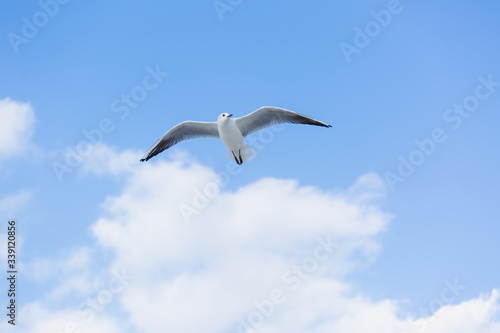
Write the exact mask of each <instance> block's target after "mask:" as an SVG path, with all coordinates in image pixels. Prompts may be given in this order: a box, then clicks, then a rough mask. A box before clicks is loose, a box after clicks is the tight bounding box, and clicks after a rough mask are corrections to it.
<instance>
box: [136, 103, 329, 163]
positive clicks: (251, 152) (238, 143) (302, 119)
mask: <svg viewBox="0 0 500 333" xmlns="http://www.w3.org/2000/svg"><path fill="white" fill-rule="evenodd" d="M232 117H233V115H232V114H229V113H222V114H221V115H220V116H219V118H218V119H217V122H200V121H184V122H182V123H180V124H178V125H176V126H174V127H172V128H171V129H170V130H169V131H168V132H167V133H165V134H164V135H163V136H162V137H161V139H160V140H158V141H156V143H155V144H154V145H153V146H152V147H151V148H149V150H148V151H147V153H146V154H145V155H144V157H143V158H142V159H141V162H144V161H147V160H149V159H150V158H152V157H153V156H156V155H158V154H159V153H161V152H162V151H164V150H166V149H168V148H170V147H172V146H173V145H175V144H177V143H179V142H181V141H183V140H189V139H196V138H218V139H221V140H222V142H223V143H224V144H225V145H226V147H227V148H228V152H227V153H228V158H229V159H233V158H234V160H235V161H236V163H238V164H242V163H243V162H245V161H249V160H250V159H252V158H253V157H254V156H255V155H256V154H257V151H255V149H253V148H252V147H250V146H248V145H247V144H246V143H245V140H244V138H245V137H246V136H247V135H249V134H252V133H254V132H257V131H259V130H261V129H263V128H266V127H269V126H272V125H276V124H282V123H292V124H307V125H315V126H323V127H332V126H331V125H328V124H325V123H323V122H321V121H319V120H316V119H313V118H311V117H308V116H304V115H302V114H299V113H296V112H292V111H289V110H285V109H281V108H277V107H271V106H265V107H261V108H259V109H258V110H256V111H254V112H252V113H250V114H247V115H246V116H244V117H241V118H232Z"/></svg>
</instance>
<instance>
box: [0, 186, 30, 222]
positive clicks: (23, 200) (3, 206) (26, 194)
mask: <svg viewBox="0 0 500 333" xmlns="http://www.w3.org/2000/svg"><path fill="white" fill-rule="evenodd" d="M32 197H33V193H32V192H31V191H28V190H21V191H18V192H17V193H15V194H9V195H7V196H4V197H2V198H0V211H1V212H2V213H4V214H5V215H7V216H10V217H11V218H15V215H16V214H17V213H18V212H19V211H20V209H22V208H24V207H25V206H26V205H27V204H28V202H29V201H30V200H31V198H32Z"/></svg>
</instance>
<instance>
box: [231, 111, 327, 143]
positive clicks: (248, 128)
mask: <svg viewBox="0 0 500 333" xmlns="http://www.w3.org/2000/svg"><path fill="white" fill-rule="evenodd" d="M234 120H235V121H236V126H238V128H239V130H240V131H241V134H243V136H247V135H249V134H252V133H254V132H257V131H259V130H261V129H263V128H266V127H269V126H272V125H276V124H282V123H291V124H307V125H316V126H323V127H332V126H331V125H328V124H325V123H324V122H321V121H319V120H316V119H314V118H311V117H308V116H304V115H302V114H300V113H296V112H293V111H289V110H285V109H282V108H276V107H272V106H264V107H261V108H259V109H258V110H256V111H254V112H252V113H250V114H247V115H246V116H244V117H241V118H235V119H234Z"/></svg>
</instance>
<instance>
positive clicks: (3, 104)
mask: <svg viewBox="0 0 500 333" xmlns="http://www.w3.org/2000/svg"><path fill="white" fill-rule="evenodd" d="M0 119H1V121H0V160H2V159H5V158H6V157H9V156H13V155H20V154H22V153H23V152H24V151H25V150H26V149H27V148H28V146H29V142H30V139H31V136H32V135H33V132H34V124H35V114H34V112H33V108H32V107H31V105H30V104H29V103H21V102H16V101H13V100H11V99H10V98H8V97H7V98H4V99H2V100H0Z"/></svg>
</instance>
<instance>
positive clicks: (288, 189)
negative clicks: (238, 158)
mask: <svg viewBox="0 0 500 333" xmlns="http://www.w3.org/2000/svg"><path fill="white" fill-rule="evenodd" d="M102 149H103V151H102V152H103V153H102V154H97V155H95V156H94V157H93V160H92V158H91V157H89V160H90V161H91V162H88V164H86V165H84V166H83V168H84V170H85V171H87V172H92V173H96V174H99V175H117V174H121V175H123V176H124V179H123V183H124V187H123V190H122V192H121V193H120V194H119V195H117V196H110V197H108V198H107V199H106V201H105V202H104V203H103V204H102V207H101V209H102V212H101V216H100V217H99V219H98V220H97V221H96V223H94V224H93V225H92V227H91V229H92V231H93V233H94V235H95V237H96V240H97V243H98V244H99V245H100V246H101V247H102V248H101V249H100V250H99V251H103V252H111V253H113V255H114V258H115V259H114V260H113V262H112V265H111V268H110V270H112V269H117V268H121V267H124V268H125V270H126V271H127V272H130V273H131V274H132V275H133V276H134V277H135V278H134V280H133V281H131V282H130V283H129V284H127V287H126V288H125V289H124V290H123V291H122V292H120V294H119V296H118V297H116V304H117V305H119V308H120V309H121V310H120V311H118V312H115V311H113V310H112V306H111V307H108V308H106V309H104V310H103V311H102V312H100V313H98V314H97V315H96V318H98V319H99V321H98V320H96V321H95V322H94V323H93V324H95V325H97V323H101V322H102V325H103V326H102V327H104V326H105V325H111V324H110V323H114V322H120V323H121V322H127V325H129V326H127V327H128V329H127V331H130V332H152V333H154V332H165V331H169V332H170V331H172V332H177V331H182V332H243V331H244V328H245V327H246V328H250V326H251V325H252V323H253V324H255V325H254V326H256V327H255V330H254V331H255V332H279V331H284V332H301V333H302V332H314V333H323V332H336V331H338V332H353V333H356V332H367V331H369V332H384V333H385V332H394V333H403V332H429V333H434V332H446V333H450V332H451V333H454V332H457V333H458V332H460V333H462V332H475V333H490V332H497V331H498V328H499V325H500V323H499V320H498V316H499V314H500V309H499V293H498V291H496V290H495V291H493V292H492V293H491V294H485V295H481V296H480V297H478V298H476V299H472V300H468V301H462V302H461V303H459V304H457V305H446V303H444V304H445V305H444V306H443V307H441V309H439V310H438V311H437V312H436V313H434V314H433V315H431V316H430V317H428V318H411V317H405V316H404V315H403V316H401V311H402V308H403V307H402V306H400V302H399V301H398V300H390V299H386V300H381V301H373V300H371V299H370V297H368V296H367V295H364V294H363V293H362V292H355V291H354V290H358V289H359V286H352V285H350V284H349V282H348V280H347V277H348V275H346V274H347V273H349V272H350V271H352V270H353V269H356V268H358V269H359V268H360V267H362V266H363V265H365V264H367V263H370V262H372V261H373V260H374V259H375V258H376V256H377V254H378V253H379V251H380V248H381V244H379V242H378V239H379V237H378V236H379V235H380V234H381V233H383V232H384V230H385V229H386V228H387V226H388V224H389V222H390V219H391V216H390V215H389V214H387V213H385V212H384V211H382V210H381V209H380V207H379V206H378V204H377V202H378V201H379V200H381V199H382V198H383V194H384V193H385V190H384V188H383V186H384V185H383V181H382V180H381V179H380V178H379V177H378V176H377V175H376V174H373V173H371V174H367V175H364V176H362V177H360V178H359V179H358V180H357V181H356V182H355V183H354V185H353V186H351V187H350V188H349V189H347V190H338V189H337V190H332V191H325V190H322V189H319V188H316V187H311V186H303V185H300V184H299V183H298V182H297V181H296V180H283V179H276V178H265V179H260V180H257V181H255V182H254V183H251V184H249V185H246V186H242V187H240V188H239V189H238V190H237V191H228V190H224V189H220V193H219V194H218V195H208V196H207V193H206V191H205V189H206V188H207V187H206V185H207V184H209V183H213V182H214V179H216V173H215V172H214V171H213V170H211V169H209V168H207V167H205V166H202V165H199V164H197V163H194V162H192V161H191V160H190V159H189V158H185V157H182V158H176V159H174V160H173V161H170V162H165V161H163V160H162V159H160V160H158V161H155V162H154V163H143V164H141V163H137V161H136V160H137V158H136V157H137V156H136V154H135V153H131V152H124V153H120V152H118V151H116V150H113V149H109V148H107V147H105V146H104V147H102ZM230 181H231V182H238V177H237V176H236V177H232V178H231V179H230ZM185 206H191V207H194V208H195V210H196V214H193V215H192V216H191V217H192V218H191V223H186V219H185V218H184V217H183V215H182V213H181V211H180V208H181V207H185ZM330 242H331V243H333V244H334V246H333V247H331V248H330V246H329V245H328V244H329V243H330ZM354 287H355V288H354ZM66 292H67V293H68V294H69V293H70V292H69V291H66ZM438 297H439V295H438ZM80 301H81V299H79V300H78V301H76V302H75V303H79V302H80ZM77 305H78V304H76V305H75V306H77ZM62 316H63V315H62ZM53 318H54V317H53ZM61 318H62V317H61ZM424 324H426V327H425V330H422V328H423V325H424ZM249 325H250V326H249ZM102 327H101V328H96V330H98V329H101V330H102ZM113 329H115V328H114V326H113V327H111V328H110V330H111V331H113ZM238 330H239V331H238ZM30 332H31V331H30ZM33 332H34V330H33Z"/></svg>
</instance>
